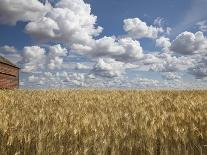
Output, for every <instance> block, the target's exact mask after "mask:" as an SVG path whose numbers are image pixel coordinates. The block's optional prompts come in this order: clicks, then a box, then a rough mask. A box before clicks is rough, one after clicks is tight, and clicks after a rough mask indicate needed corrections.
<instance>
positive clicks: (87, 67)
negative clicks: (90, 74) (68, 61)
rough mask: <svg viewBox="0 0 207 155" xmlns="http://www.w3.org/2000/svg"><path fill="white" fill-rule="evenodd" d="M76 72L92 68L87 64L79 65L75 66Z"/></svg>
mask: <svg viewBox="0 0 207 155" xmlns="http://www.w3.org/2000/svg"><path fill="white" fill-rule="evenodd" d="M75 69H76V70H83V69H90V67H89V66H88V65H86V64H82V63H77V64H76V66H75Z"/></svg>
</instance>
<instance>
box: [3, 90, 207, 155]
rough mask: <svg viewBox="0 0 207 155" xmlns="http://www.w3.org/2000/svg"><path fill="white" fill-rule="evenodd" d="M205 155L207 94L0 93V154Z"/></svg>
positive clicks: (153, 92) (148, 92) (182, 92)
mask: <svg viewBox="0 0 207 155" xmlns="http://www.w3.org/2000/svg"><path fill="white" fill-rule="evenodd" d="M70 154H71V155H110V154H112V155H135V154H137V155H142V154H143V155H191V154H192V155H201V154H203V155H206V154H207V91H150V90H149V91H147V90H146V91H138V90H15V91H11V90H5V91H3V90H2V91H0V155H70Z"/></svg>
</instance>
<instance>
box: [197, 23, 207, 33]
mask: <svg viewBox="0 0 207 155" xmlns="http://www.w3.org/2000/svg"><path fill="white" fill-rule="evenodd" d="M196 26H197V27H198V28H199V30H200V31H202V32H207V20H203V21H200V22H198V23H197V24H196Z"/></svg>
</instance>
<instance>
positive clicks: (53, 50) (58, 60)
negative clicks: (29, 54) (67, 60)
mask: <svg viewBox="0 0 207 155" xmlns="http://www.w3.org/2000/svg"><path fill="white" fill-rule="evenodd" d="M67 54H68V51H67V49H66V48H62V47H61V45H60V44H58V45H54V46H50V47H49V51H48V57H47V58H48V63H47V65H48V68H49V69H52V70H53V69H61V67H62V64H63V58H64V57H65V56H67Z"/></svg>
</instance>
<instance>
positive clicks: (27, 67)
mask: <svg viewBox="0 0 207 155" xmlns="http://www.w3.org/2000/svg"><path fill="white" fill-rule="evenodd" d="M67 53H68V51H67V49H65V48H62V47H61V45H59V44H57V45H53V46H49V48H48V50H46V49H45V48H41V47H39V46H27V47H24V49H23V52H22V57H23V60H22V64H23V68H22V71H24V72H34V71H38V70H47V69H49V70H54V69H61V68H62V65H63V58H64V57H65V56H67Z"/></svg>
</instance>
